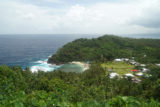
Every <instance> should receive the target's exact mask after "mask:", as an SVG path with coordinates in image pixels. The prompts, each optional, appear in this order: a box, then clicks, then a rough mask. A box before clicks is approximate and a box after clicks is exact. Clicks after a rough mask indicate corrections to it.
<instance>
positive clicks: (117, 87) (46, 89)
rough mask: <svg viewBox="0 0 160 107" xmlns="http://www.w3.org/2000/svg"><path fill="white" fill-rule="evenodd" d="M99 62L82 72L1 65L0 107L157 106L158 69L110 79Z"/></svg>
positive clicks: (159, 90)
mask: <svg viewBox="0 0 160 107" xmlns="http://www.w3.org/2000/svg"><path fill="white" fill-rule="evenodd" d="M100 65H101V63H98V62H96V63H92V65H91V67H90V69H89V70H87V71H85V72H83V73H74V72H61V71H54V72H42V71H40V72H37V73H32V72H31V71H30V70H29V69H25V70H22V69H21V68H20V67H12V68H10V67H7V66H5V65H3V66H0V107H24V106H25V107H54V106H56V107H57V106H60V107H159V106H160V103H159V101H160V99H159V98H160V93H159V92H160V67H156V66H154V65H153V66H150V69H151V71H152V72H148V73H149V74H152V76H151V77H149V78H145V77H141V79H142V82H140V83H134V82H132V81H131V78H115V79H110V78H109V77H108V75H106V71H105V70H104V69H103V68H102V67H101V66H100Z"/></svg>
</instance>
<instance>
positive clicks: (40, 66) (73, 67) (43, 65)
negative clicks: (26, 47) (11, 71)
mask: <svg viewBox="0 0 160 107" xmlns="http://www.w3.org/2000/svg"><path fill="white" fill-rule="evenodd" d="M30 70H31V71H32V72H38V71H44V72H48V71H54V70H61V71H64V72H83V71H84V68H83V66H82V65H79V64H70V63H68V64H63V65H52V64H48V63H47V59H45V60H39V61H36V62H33V64H32V66H30Z"/></svg>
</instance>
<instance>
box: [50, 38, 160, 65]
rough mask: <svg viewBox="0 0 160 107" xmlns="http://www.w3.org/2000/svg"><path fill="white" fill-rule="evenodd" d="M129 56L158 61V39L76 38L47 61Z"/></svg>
mask: <svg viewBox="0 0 160 107" xmlns="http://www.w3.org/2000/svg"><path fill="white" fill-rule="evenodd" d="M144 56H146V57H144ZM131 57H135V60H136V61H139V62H142V63H160V39H133V38H123V37H118V36H113V35H104V36H102V37H99V38H93V39H77V40H75V41H73V42H70V43H68V44H66V45H64V46H63V47H62V48H60V49H59V50H58V51H57V53H56V54H54V55H53V56H52V57H51V58H49V60H48V63H57V64H60V63H66V62H70V61H95V60H100V61H105V60H107V61H108V60H113V59H114V58H131Z"/></svg>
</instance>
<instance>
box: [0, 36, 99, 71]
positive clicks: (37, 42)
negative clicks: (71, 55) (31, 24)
mask: <svg viewBox="0 0 160 107" xmlns="http://www.w3.org/2000/svg"><path fill="white" fill-rule="evenodd" d="M92 37H97V35H88V34H84V35H80V34H40V35H35V34H34V35H28V34H27V35H24V34H18V35H0V65H3V64H4V65H8V66H21V67H22V69H25V68H26V67H29V68H30V69H31V70H32V71H33V72H35V71H38V70H43V71H53V70H54V69H57V68H60V67H61V66H56V65H50V64H47V59H48V58H49V57H50V56H51V55H52V54H54V53H56V51H57V50H58V49H59V48H60V47H62V46H63V45H64V44H66V43H68V42H71V41H73V40H75V39H78V38H92ZM68 66H71V67H72V66H73V65H70V64H69V65H68ZM75 66H76V67H75ZM75 66H74V67H73V68H75V69H76V68H77V69H79V70H81V69H82V68H81V67H80V66H78V65H75Z"/></svg>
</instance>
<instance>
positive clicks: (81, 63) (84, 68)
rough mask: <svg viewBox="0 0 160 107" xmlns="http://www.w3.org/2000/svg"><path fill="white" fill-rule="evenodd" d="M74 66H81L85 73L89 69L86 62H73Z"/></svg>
mask: <svg viewBox="0 0 160 107" xmlns="http://www.w3.org/2000/svg"><path fill="white" fill-rule="evenodd" d="M71 63H72V64H77V65H81V66H82V67H83V71H85V70H87V69H89V64H87V63H85V62H79V61H72V62H71Z"/></svg>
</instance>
